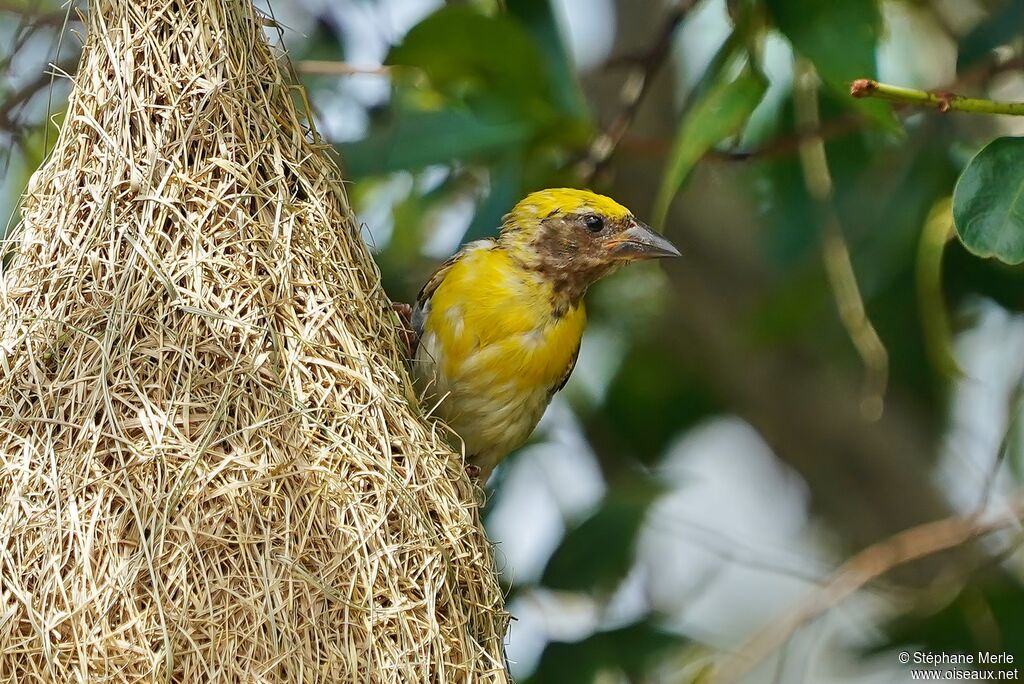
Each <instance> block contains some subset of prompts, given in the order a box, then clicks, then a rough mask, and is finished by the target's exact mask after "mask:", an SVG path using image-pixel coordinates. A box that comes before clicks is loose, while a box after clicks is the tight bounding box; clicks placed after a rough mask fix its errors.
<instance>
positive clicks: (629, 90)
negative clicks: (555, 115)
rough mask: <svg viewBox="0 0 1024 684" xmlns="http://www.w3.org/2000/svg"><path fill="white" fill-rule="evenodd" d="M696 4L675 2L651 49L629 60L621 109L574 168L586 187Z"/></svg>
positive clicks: (628, 123)
mask: <svg viewBox="0 0 1024 684" xmlns="http://www.w3.org/2000/svg"><path fill="white" fill-rule="evenodd" d="M696 4H697V0H679V2H677V3H676V5H675V6H674V7H673V8H672V10H671V11H670V12H669V13H668V16H666V17H665V21H664V23H663V24H662V26H661V31H660V32H659V34H658V37H657V39H656V40H655V41H654V43H653V44H652V45H651V48H650V49H649V50H647V52H645V53H643V54H642V55H640V56H639V57H636V58H634V59H631V60H629V61H631V62H634V63H635V64H636V65H637V68H636V70H635V71H634V72H633V73H631V74H630V75H629V76H627V77H626V81H625V83H623V85H622V91H621V94H620V100H621V102H622V109H621V111H620V112H619V114H618V116H616V117H615V120H614V121H612V123H611V125H610V126H608V128H607V129H606V130H605V131H604V132H603V133H601V134H600V135H598V136H597V137H596V138H595V139H594V142H593V143H592V144H591V146H590V150H589V151H588V153H587V156H586V158H585V159H584V160H583V161H582V162H581V163H580V165H579V168H578V169H577V171H578V174H579V176H580V177H582V178H583V179H584V180H585V181H586V183H587V184H591V183H593V182H594V178H596V177H597V174H598V173H600V172H601V169H603V168H604V166H605V165H606V164H607V163H608V160H609V159H611V156H612V154H614V152H615V150H616V148H617V147H618V146H619V143H620V142H622V138H623V136H625V135H626V131H628V130H629V127H630V126H631V125H632V123H633V119H634V118H635V117H636V113H637V111H638V110H639V109H640V104H641V103H642V102H643V100H644V97H645V96H646V95H647V93H648V91H649V90H650V87H651V82H652V81H653V80H654V77H655V76H656V75H657V74H658V71H659V70H660V69H661V66H662V64H664V62H665V58H666V57H667V56H668V53H669V49H670V48H671V47H672V37H673V36H674V35H675V32H676V29H677V28H678V27H679V25H680V24H681V23H682V22H683V19H685V18H686V15H687V14H689V13H690V10H692V9H693V8H694V6H696ZM622 61H625V60H623V59H622V58H616V59H613V60H611V62H610V64H615V63H619V62H622Z"/></svg>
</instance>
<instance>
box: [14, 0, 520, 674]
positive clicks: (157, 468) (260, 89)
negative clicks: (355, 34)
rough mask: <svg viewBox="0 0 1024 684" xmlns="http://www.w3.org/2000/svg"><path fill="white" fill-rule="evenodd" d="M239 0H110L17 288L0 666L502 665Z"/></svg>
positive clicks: (325, 197)
mask: <svg viewBox="0 0 1024 684" xmlns="http://www.w3.org/2000/svg"><path fill="white" fill-rule="evenodd" d="M263 24H264V22H263V21H261V19H260V18H259V17H258V16H257V14H256V13H255V11H254V10H253V8H252V7H251V5H250V4H249V2H248V0H96V1H95V2H94V3H93V4H92V6H91V7H90V11H89V13H88V17H87V26H88V35H87V38H86V42H85V49H84V53H83V58H82V62H81V67H80V69H79V72H78V75H77V76H76V78H75V82H74V91H73V93H72V95H71V101H70V104H69V108H68V111H67V115H66V118H65V123H64V126H63V128H62V130H61V133H60V136H59V139H58V141H57V143H56V148H55V149H54V151H53V154H52V156H51V157H50V158H49V160H48V161H47V162H46V163H45V164H44V165H43V167H42V168H41V169H40V170H39V171H38V172H37V173H36V174H35V176H34V177H33V178H32V181H31V184H30V187H29V189H28V191H27V193H26V196H25V199H24V208H23V220H22V223H21V225H20V226H19V228H18V229H17V230H16V231H15V232H14V233H13V235H12V236H11V240H10V243H9V244H8V247H7V254H6V259H7V260H8V265H7V268H6V270H5V272H4V273H3V279H2V285H0V374H2V376H0V679H2V680H4V681H14V682H43V681H45V682H90V683H93V682H129V681H130V682H139V681H175V682H179V681H180V682H212V681H235V682H267V683H273V682H289V683H291V682H320V681H329V682H337V681H352V682H377V681H381V682H403V683H404V682H426V681H430V682H442V681H449V682H453V681H469V680H472V681H485V682H486V681H505V680H506V679H507V675H506V670H505V663H504V655H503V636H504V634H505V629H506V623H507V616H506V614H505V612H504V608H503V602H502V596H501V592H500V589H499V587H498V584H497V582H496V579H495V576H494V571H493V558H492V554H491V549H490V546H489V544H488V541H487V539H486V537H485V535H484V533H483V531H482V529H481V526H480V520H479V511H478V504H477V503H476V501H477V498H476V493H475V491H474V490H473V488H472V487H471V485H470V484H469V482H468V481H467V480H466V478H465V476H464V475H463V472H462V466H461V463H460V462H459V459H458V458H457V457H456V456H455V455H454V454H453V453H452V452H451V451H450V450H449V449H448V448H447V447H446V446H445V444H444V440H443V438H442V436H439V435H435V434H434V433H433V431H432V430H431V428H429V427H427V426H426V425H425V424H424V423H423V422H422V421H421V419H420V418H419V417H418V414H417V412H416V411H415V409H413V408H410V403H409V401H408V399H407V396H408V395H409V390H408V380H407V378H406V375H405V373H404V371H403V370H402V363H401V356H400V353H399V350H398V349H399V344H398V340H397V338H396V335H395V329H394V316H393V314H392V312H391V307H390V303H389V301H388V299H387V297H386V296H385V295H384V293H383V292H382V291H381V287H380V281H379V277H378V274H377V271H376V269H375V267H374V264H373V261H372V260H371V258H370V256H369V254H368V252H367V250H366V247H365V246H364V244H363V242H362V241H361V239H360V236H359V232H358V229H357V227H356V225H355V224H354V222H353V219H352V214H351V211H350V209H349V207H348V204H347V202H346V199H345V195H344V191H343V189H342V179H341V177H340V174H339V171H338V168H337V166H336V164H335V163H334V162H333V161H332V160H331V158H330V155H329V154H328V152H327V150H326V149H325V146H324V145H322V144H320V143H319V142H318V140H317V138H316V135H315V134H313V133H310V132H309V131H308V129H307V127H306V125H304V121H305V118H304V116H303V115H302V114H300V113H299V112H300V109H299V108H298V107H297V106H296V104H295V103H296V100H300V99H301V98H300V97H299V96H300V95H301V91H299V90H298V89H297V88H296V87H295V86H293V85H291V84H290V83H289V82H288V80H287V79H286V78H284V77H283V76H282V73H281V67H280V63H279V57H276V56H275V54H274V53H273V51H272V50H271V49H270V47H269V46H268V44H267V41H266V38H265V35H264V28H263Z"/></svg>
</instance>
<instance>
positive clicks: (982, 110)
mask: <svg viewBox="0 0 1024 684" xmlns="http://www.w3.org/2000/svg"><path fill="white" fill-rule="evenodd" d="M850 96H851V97H855V98H864V97H878V98H882V99H883V100H892V101H894V102H902V103H905V104H912V105H917V106H919V107H930V108H932V109H937V110H938V111H940V112H971V113H974V114H1011V115H1014V116H1024V102H997V101H996V100H986V99H982V98H976V97H966V96H964V95H957V94H956V93H953V92H949V91H939V92H930V91H927V90H918V89H917V88H904V87H902V86H894V85H890V84H888V83H879V82H878V81H875V80H872V79H870V78H859V79H857V80H856V81H854V82H853V83H851V84H850Z"/></svg>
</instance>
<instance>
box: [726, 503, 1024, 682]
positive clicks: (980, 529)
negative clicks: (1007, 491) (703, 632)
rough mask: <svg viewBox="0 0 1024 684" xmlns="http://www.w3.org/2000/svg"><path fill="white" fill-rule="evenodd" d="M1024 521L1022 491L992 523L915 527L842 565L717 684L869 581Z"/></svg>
mask: <svg viewBox="0 0 1024 684" xmlns="http://www.w3.org/2000/svg"><path fill="white" fill-rule="evenodd" d="M1021 520H1024V492H1018V493H1017V496H1016V498H1015V499H1014V500H1013V501H1012V502H1011V503H1010V510H1009V511H1008V512H1007V514H1005V515H1002V516H998V517H992V518H988V519H983V518H979V517H978V516H974V515H971V516H966V517H965V516H961V515H955V516H951V517H949V518H944V519H942V520H936V521H933V522H930V523H925V524H923V525H918V526H917V527H912V528H910V529H908V530H904V531H903V532H900V533H898V534H895V535H893V536H892V537H889V538H888V539H885V540H883V541H881V542H878V543H877V544H873V545H871V546H869V547H868V548H866V549H864V550H863V551H861V552H860V553H858V554H857V555H855V556H853V557H852V558H851V559H850V560H848V561H846V562H845V563H843V565H842V566H840V568H839V569H838V570H837V571H836V573H835V574H834V575H833V576H832V579H831V580H830V581H829V582H828V584H826V585H825V586H824V587H822V588H820V589H817V590H814V591H812V592H810V593H809V594H808V595H807V596H806V597H805V598H804V599H803V600H802V601H800V602H799V603H798V604H797V605H796V606H795V607H794V608H793V609H792V610H790V611H788V612H787V613H786V614H784V615H783V616H782V617H781V618H780V619H778V620H774V621H772V622H771V623H770V624H768V625H766V626H765V627H764V628H762V629H761V630H760V631H759V632H758V633H757V634H755V635H754V637H753V638H751V639H750V640H749V641H747V643H746V644H745V645H744V646H742V647H741V648H740V649H739V651H738V652H737V653H736V655H735V656H733V657H732V658H731V659H729V660H727V661H725V662H724V663H722V664H721V665H720V666H719V669H718V671H717V672H716V673H715V674H714V676H713V677H712V682H713V683H714V684H727V683H729V682H736V681H738V680H739V679H740V678H742V677H743V676H744V675H746V674H747V673H748V672H750V671H751V670H752V669H753V668H754V666H756V665H757V664H758V663H759V662H761V661H762V660H763V659H764V658H765V657H767V656H768V655H769V654H770V653H772V652H773V651H775V650H776V649H777V648H779V647H780V646H782V645H783V644H784V643H786V642H787V641H788V640H789V638H790V637H791V636H792V635H793V632H795V631H796V630H797V629H798V628H800V627H801V626H802V625H804V624H806V623H807V622H809V621H811V620H813V619H814V618H816V617H818V616H819V615H821V614H822V613H824V612H826V611H827V610H829V609H831V608H834V607H835V606H836V605H838V604H839V603H841V602H843V601H844V600H846V599H847V598H849V597H850V596H852V595H853V594H854V593H856V592H857V591H859V590H860V589H862V588H863V587H864V586H865V585H867V584H868V583H870V582H872V581H874V580H877V579H878V578H880V577H882V576H883V575H885V574H887V573H888V572H890V571H891V570H894V569H895V568H897V567H900V566H902V565H906V564H908V563H912V562H914V561H916V560H919V559H922V558H926V557H928V556H932V555H935V554H937V553H940V552H942V551H948V550H949V549H953V548H956V547H958V546H962V545H963V544H966V543H968V542H970V541H972V540H974V539H977V538H979V537H984V536H986V535H989V534H991V533H993V532H997V531H999V530H1003V529H1006V528H1008V527H1017V526H1019V525H1020V522H1021Z"/></svg>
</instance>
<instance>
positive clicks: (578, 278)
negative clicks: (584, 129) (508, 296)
mask: <svg viewBox="0 0 1024 684" xmlns="http://www.w3.org/2000/svg"><path fill="white" fill-rule="evenodd" d="M499 244H501V245H502V246H503V247H504V248H505V249H507V250H508V251H509V252H510V253H511V254H512V255H513V256H514V257H515V258H517V259H518V260H519V261H521V262H522V263H523V264H524V265H525V266H527V267H528V268H531V269H535V270H537V271H539V272H541V273H542V274H543V275H544V276H545V277H547V278H550V279H551V280H552V282H553V283H554V285H555V288H556V290H560V291H563V292H565V293H566V294H567V295H568V296H569V297H570V299H572V300H573V301H574V302H575V301H576V300H578V299H579V298H580V297H582V296H583V293H584V292H585V291H586V289H587V287H588V286H589V285H591V284H593V283H594V282H595V281H596V280H598V279H599V278H601V277H602V276H604V275H607V274H608V273H610V272H612V271H614V270H615V269H617V268H619V267H620V266H623V265H624V264H627V263H629V262H632V261H639V260H642V259H656V258H659V257H674V256H679V250H677V249H676V248H675V246H673V245H672V243H671V242H669V241H668V240H666V239H665V238H663V237H662V236H660V235H658V234H657V233H655V232H654V231H653V230H651V229H650V228H649V227H648V226H646V225H644V224H643V223H641V222H640V221H638V220H637V219H636V218H635V217H634V216H633V214H632V213H630V211H629V210H628V209H626V208H625V207H624V206H622V205H621V204H619V203H618V202H616V201H615V200H613V199H610V198H608V197H605V196H603V195H598V194H596V193H593V192H590V191H589V190H573V189H569V188H555V189H549V190H541V191H539V192H534V193H532V194H530V195H527V197H526V198H525V199H523V200H522V201H520V202H519V204H517V205H516V206H515V207H514V208H513V209H512V211H511V212H509V213H508V214H507V215H506V216H505V219H504V222H503V224H502V228H501V236H500V237H499Z"/></svg>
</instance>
